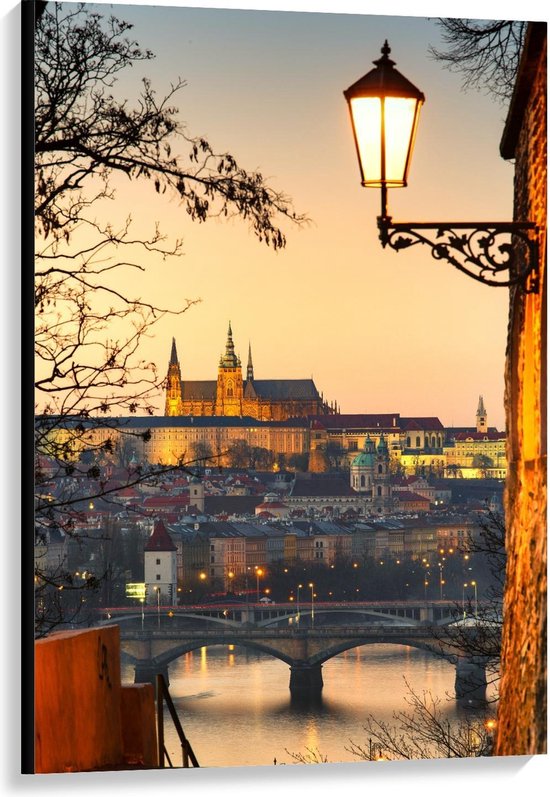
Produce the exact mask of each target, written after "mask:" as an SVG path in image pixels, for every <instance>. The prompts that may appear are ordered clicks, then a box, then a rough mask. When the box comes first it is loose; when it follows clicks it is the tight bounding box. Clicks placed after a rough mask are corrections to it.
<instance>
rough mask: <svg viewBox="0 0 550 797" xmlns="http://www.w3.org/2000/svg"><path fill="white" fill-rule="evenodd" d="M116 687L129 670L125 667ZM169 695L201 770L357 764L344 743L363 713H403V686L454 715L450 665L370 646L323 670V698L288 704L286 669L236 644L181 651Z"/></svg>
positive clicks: (174, 746)
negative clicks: (307, 762)
mask: <svg viewBox="0 0 550 797" xmlns="http://www.w3.org/2000/svg"><path fill="white" fill-rule="evenodd" d="M122 677H123V680H124V681H125V682H126V683H128V682H133V677H134V671H133V667H132V666H130V665H126V666H123V670H122ZM169 677H170V694H171V696H172V699H173V700H174V703H175V705H176V708H177V710H178V715H179V717H180V721H181V723H182V725H183V728H184V730H185V733H186V735H187V737H188V738H189V740H190V742H191V744H192V746H193V750H194V751H195V754H196V756H197V758H198V760H199V763H200V764H201V766H208V767H221V766H252V765H272V764H273V760H274V759H277V762H278V763H286V764H291V763H292V758H291V756H290V755H289V754H288V753H287V752H286V751H287V750H288V751H291V752H296V753H298V752H300V753H305V752H306V751H307V749H308V748H309V749H314V750H318V751H320V752H321V753H322V754H323V756H326V757H327V758H328V760H329V761H331V762H333V763H337V762H350V761H357V759H356V758H355V757H354V756H353V755H352V754H351V753H350V752H348V751H347V750H346V749H345V748H346V746H349V744H350V740H353V741H354V742H357V743H359V744H362V745H363V744H367V746H368V740H367V738H366V737H367V734H366V733H365V730H364V724H365V720H366V718H367V717H368V715H369V714H372V715H374V717H376V718H377V719H382V720H385V721H386V722H390V723H391V722H392V720H393V712H394V711H400V710H404V709H406V708H407V705H406V703H405V697H406V695H407V693H408V692H407V686H406V683H405V681H406V682H407V683H408V684H409V685H410V686H411V688H412V689H413V690H415V691H416V692H417V693H418V694H422V692H424V691H429V692H431V694H432V695H433V696H434V697H435V696H438V697H440V698H442V703H441V708H442V710H443V711H444V712H445V714H446V716H447V718H448V719H450V720H452V719H453V718H454V717H456V716H458V713H459V710H458V709H457V706H456V703H455V702H454V701H453V700H447V697H448V696H452V695H454V679H455V669H454V667H453V666H452V665H451V664H449V663H448V662H446V661H445V660H443V659H438V658H436V657H434V656H432V655H430V654H429V653H426V652H424V651H421V650H418V649H416V648H410V647H405V646H396V645H368V646H363V647H360V648H355V649H353V650H350V651H347V652H346V653H342V654H340V655H339V656H336V657H334V658H333V659H330V660H329V661H328V662H326V664H325V665H324V666H323V681H324V688H323V692H322V698H321V700H320V701H319V702H318V703H316V704H314V705H312V704H309V705H304V704H303V703H296V702H295V701H292V700H291V696H290V691H289V688H288V687H289V677H290V672H289V667H288V665H286V664H285V663H284V662H281V661H279V660H278V659H274V658H272V657H270V656H267V655H264V654H260V653H255V652H252V651H250V650H247V649H246V648H240V647H238V646H213V647H210V648H208V649H207V648H201V649H200V650H197V651H194V652H192V653H187V654H185V655H184V656H182V657H181V658H179V659H178V660H177V661H175V662H173V663H172V664H171V665H170V669H169ZM165 743H166V747H167V749H168V752H169V755H170V757H171V759H172V761H173V762H174V764H175V765H176V766H179V765H181V750H180V745H179V740H178V738H177V736H176V733H175V731H174V730H173V725H172V724H171V722H170V721H169V720H167V721H166V731H165Z"/></svg>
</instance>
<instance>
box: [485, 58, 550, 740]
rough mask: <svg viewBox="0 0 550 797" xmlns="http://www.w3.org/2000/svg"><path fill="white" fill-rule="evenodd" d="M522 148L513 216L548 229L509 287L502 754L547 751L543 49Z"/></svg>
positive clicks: (531, 90) (499, 737)
mask: <svg viewBox="0 0 550 797" xmlns="http://www.w3.org/2000/svg"><path fill="white" fill-rule="evenodd" d="M531 68H532V69H533V74H532V77H533V79H532V80H530V81H529V95H528V102H527V106H526V109H525V112H524V117H523V124H522V127H521V131H520V134H519V137H518V141H517V145H516V151H515V155H516V165H515V217H516V218H517V219H518V220H519V219H521V220H524V219H531V220H534V221H536V222H537V223H538V224H539V226H540V227H541V229H542V231H543V232H542V235H541V250H540V269H541V281H540V291H539V293H538V294H535V295H525V294H522V292H521V291H517V290H512V291H511V296H510V318H509V329H508V351H507V358H506V415H507V426H508V459H509V472H508V479H507V486H506V498H505V508H506V521H507V535H508V536H507V549H508V570H507V586H506V595H505V605H504V618H505V619H504V629H503V648H502V682H501V700H500V707H499V721H498V731H497V740H496V753H497V755H527V754H534V753H542V752H545V751H546V610H547V581H546V562H547V551H546V548H547V535H546V490H547V488H546V320H545V319H546V182H547V162H546V146H547V132H546V47H545V45H544V47H542V48H541V52H540V53H539V54H538V58H537V60H535V63H534V64H532V66H531Z"/></svg>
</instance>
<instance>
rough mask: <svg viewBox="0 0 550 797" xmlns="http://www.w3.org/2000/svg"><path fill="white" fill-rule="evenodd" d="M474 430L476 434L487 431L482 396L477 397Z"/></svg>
mask: <svg viewBox="0 0 550 797" xmlns="http://www.w3.org/2000/svg"><path fill="white" fill-rule="evenodd" d="M476 430H477V431H478V432H486V431H487V412H486V410H485V405H484V403H483V396H480V397H479V401H478V404H477V412H476Z"/></svg>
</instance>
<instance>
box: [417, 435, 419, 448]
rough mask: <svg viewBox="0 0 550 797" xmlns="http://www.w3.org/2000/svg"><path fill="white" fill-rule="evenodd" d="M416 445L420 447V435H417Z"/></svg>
mask: <svg viewBox="0 0 550 797" xmlns="http://www.w3.org/2000/svg"><path fill="white" fill-rule="evenodd" d="M416 447H417V448H420V436H418V435H417V437H416Z"/></svg>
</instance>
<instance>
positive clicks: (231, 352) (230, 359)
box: [220, 321, 241, 368]
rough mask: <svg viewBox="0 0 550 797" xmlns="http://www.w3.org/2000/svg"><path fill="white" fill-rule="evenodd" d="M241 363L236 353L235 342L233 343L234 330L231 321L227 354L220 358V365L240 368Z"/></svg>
mask: <svg viewBox="0 0 550 797" xmlns="http://www.w3.org/2000/svg"><path fill="white" fill-rule="evenodd" d="M240 364H241V361H240V359H239V358H238V357H237V355H236V354H235V344H234V343H233V330H232V329H231V321H230V322H229V327H228V329H227V340H226V342H225V355H224V356H223V357H221V359H220V365H222V366H224V367H225V368H238V367H239V366H240Z"/></svg>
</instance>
